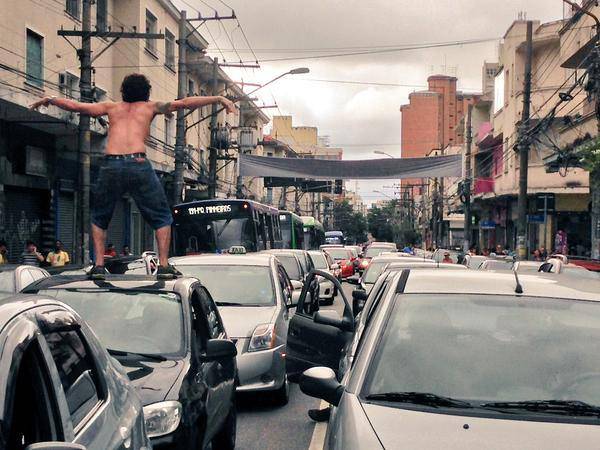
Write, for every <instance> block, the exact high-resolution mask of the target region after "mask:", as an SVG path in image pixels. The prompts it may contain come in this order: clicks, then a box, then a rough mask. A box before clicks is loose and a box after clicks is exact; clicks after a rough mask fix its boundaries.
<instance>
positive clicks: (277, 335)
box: [170, 254, 302, 405]
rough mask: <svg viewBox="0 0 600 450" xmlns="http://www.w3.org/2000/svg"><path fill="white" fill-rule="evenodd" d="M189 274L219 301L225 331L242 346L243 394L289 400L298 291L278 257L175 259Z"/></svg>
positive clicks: (239, 361) (239, 357)
mask: <svg viewBox="0 0 600 450" xmlns="http://www.w3.org/2000/svg"><path fill="white" fill-rule="evenodd" d="M170 262H171V264H173V265H174V266H175V267H177V268H178V269H179V270H180V271H181V272H182V273H183V274H185V275H189V276H194V277H196V278H198V279H200V280H201V282H202V284H203V285H204V286H205V287H206V288H207V289H208V291H209V292H210V294H211V296H212V297H213V299H214V301H215V303H216V305H217V308H218V309H219V312H220V314H221V317H222V318H223V322H224V325H225V329H226V330H227V333H228V335H229V336H230V338H231V339H232V340H233V341H234V342H235V343H236V347H237V351H238V355H237V366H238V373H239V385H238V387H237V390H238V392H259V391H260V392H267V393H269V394H270V395H271V396H272V397H273V400H274V402H276V403H278V404H280V405H284V404H286V403H287V402H288V399H289V384H288V379H287V375H286V359H285V354H286V345H287V334H288V323H289V319H290V313H289V309H290V308H291V307H293V303H292V295H293V291H294V290H296V291H299V290H301V289H302V283H301V282H300V281H297V280H290V278H289V277H288V275H287V273H286V271H285V269H284V268H283V266H282V264H281V263H280V262H279V261H278V259H277V258H276V257H275V256H273V255H268V254H252V255H201V256H183V257H178V258H171V260H170Z"/></svg>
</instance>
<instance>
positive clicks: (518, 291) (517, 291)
mask: <svg viewBox="0 0 600 450" xmlns="http://www.w3.org/2000/svg"><path fill="white" fill-rule="evenodd" d="M513 273H514V274H515V281H516V282H517V285H516V286H515V294H522V293H523V285H521V282H520V281H519V275H518V274H517V270H516V269H513Z"/></svg>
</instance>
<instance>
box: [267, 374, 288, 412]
mask: <svg viewBox="0 0 600 450" xmlns="http://www.w3.org/2000/svg"><path fill="white" fill-rule="evenodd" d="M271 398H272V399H273V403H274V404H275V405H277V406H285V405H287V404H288V402H289V401H290V382H289V381H288V378H287V375H286V376H285V380H284V381H283V384H282V385H281V387H280V388H279V389H277V390H276V391H273V393H272V394H271Z"/></svg>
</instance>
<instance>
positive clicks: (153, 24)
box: [146, 10, 158, 55]
mask: <svg viewBox="0 0 600 450" xmlns="http://www.w3.org/2000/svg"><path fill="white" fill-rule="evenodd" d="M157 24H158V20H157V19H156V16H155V15H154V14H152V13H151V12H150V11H148V10H146V33H156V30H157ZM146 50H148V51H149V52H150V53H152V54H153V55H156V39H151V38H146Z"/></svg>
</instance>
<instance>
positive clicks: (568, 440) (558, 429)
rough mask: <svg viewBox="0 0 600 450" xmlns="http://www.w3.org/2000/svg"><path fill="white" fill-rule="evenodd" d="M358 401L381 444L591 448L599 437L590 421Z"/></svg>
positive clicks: (506, 449)
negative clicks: (515, 417)
mask: <svg viewBox="0 0 600 450" xmlns="http://www.w3.org/2000/svg"><path fill="white" fill-rule="evenodd" d="M362 406H363V409H364V411H365V413H366V415H367V416H368V419H369V422H370V423H371V425H372V426H373V429H374V430H375V433H376V434H377V436H378V438H379V440H380V441H381V443H382V445H383V447H384V448H386V449H394V448H420V449H438V448H444V449H446V450H455V449H456V450H459V449H460V450H469V449H480V448H490V449H499V450H509V449H510V450H514V449H517V448H544V449H545V450H548V449H557V450H558V449H565V448H578V449H585V448H589V449H591V448H597V447H598V440H599V439H600V427H598V426H592V425H582V424H572V423H556V422H533V421H525V420H506V419H495V418H494V419H492V418H481V417H466V416H458V415H448V414H439V413H428V412H422V411H411V410H406V409H399V408H391V407H386V406H380V405H374V404H368V403H363V404H362Z"/></svg>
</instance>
